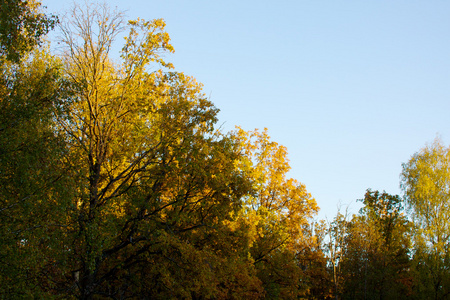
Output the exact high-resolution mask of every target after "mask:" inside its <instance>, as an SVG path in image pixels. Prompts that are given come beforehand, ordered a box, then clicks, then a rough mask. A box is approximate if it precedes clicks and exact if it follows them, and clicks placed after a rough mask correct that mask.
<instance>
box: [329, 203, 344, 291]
mask: <svg viewBox="0 0 450 300" xmlns="http://www.w3.org/2000/svg"><path fill="white" fill-rule="evenodd" d="M348 226H349V221H348V212H347V209H346V210H345V212H344V214H342V213H341V212H340V208H339V210H338V213H337V214H336V216H335V217H334V219H333V221H331V222H328V224H327V230H326V234H327V237H328V242H327V243H326V244H325V250H326V253H327V255H328V262H329V265H330V268H331V273H332V282H333V287H334V289H333V294H334V297H335V299H339V298H340V294H341V293H342V282H343V277H344V276H343V274H342V271H341V267H342V260H343V259H344V251H345V249H346V240H347V235H348Z"/></svg>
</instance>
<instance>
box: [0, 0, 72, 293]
mask: <svg viewBox="0 0 450 300" xmlns="http://www.w3.org/2000/svg"><path fill="white" fill-rule="evenodd" d="M1 5H2V10H1V14H0V24H1V25H0V53H1V56H0V70H1V72H0V73H1V75H0V244H1V245H2V247H0V297H1V298H16V297H33V296H35V297H39V296H38V295H39V288H38V285H39V278H38V277H39V276H38V273H39V270H40V268H41V267H43V266H44V265H45V264H47V263H50V262H52V261H53V260H54V259H56V258H57V255H55V253H54V252H53V250H54V249H56V248H57V247H59V241H58V239H57V238H55V237H59V236H60V234H61V229H62V227H61V224H63V223H64V209H65V205H64V204H65V203H67V202H64V201H65V199H68V197H67V195H68V194H69V193H70V188H68V187H69V186H70V184H69V180H68V177H67V176H66V175H65V172H64V171H65V170H64V168H63V167H62V165H61V161H62V160H63V159H64V157H65V154H66V149H65V145H64V139H63V136H62V135H60V134H59V133H58V132H55V131H54V128H55V126H54V125H55V124H54V118H55V116H56V115H58V114H59V112H60V110H61V109H62V108H63V103H62V102H60V99H61V98H62V97H61V95H62V94H63V93H64V89H62V87H63V86H64V84H65V82H64V80H63V78H62V77H61V64H60V62H59V61H58V59H57V58H55V57H53V56H51V55H50V54H49V51H48V49H47V48H46V47H45V46H44V45H42V47H37V46H38V45H40V44H41V41H42V40H41V39H42V38H43V35H44V34H45V33H46V31H47V30H48V29H49V28H51V27H52V24H53V23H52V22H53V21H52V20H50V19H48V18H46V17H45V16H44V15H43V14H42V13H41V12H40V10H39V5H40V4H39V3H38V2H34V1H30V2H23V1H3V2H2V4H1ZM44 29H45V30H44ZM56 204H58V205H56Z"/></svg>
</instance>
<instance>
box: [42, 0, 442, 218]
mask: <svg viewBox="0 0 450 300" xmlns="http://www.w3.org/2000/svg"><path fill="white" fill-rule="evenodd" d="M71 3H72V1H69V0H67V1H66V0H57V1H56V0H51V1H49V0H47V1H46V0H43V4H44V5H46V6H47V7H48V9H47V11H49V12H62V11H64V10H65V9H67V8H68V7H70V5H71ZM80 3H84V1H83V2H80ZM108 3H109V5H110V6H111V7H115V6H117V8H118V9H119V10H126V11H127V16H128V18H129V19H134V18H137V17H141V18H143V19H146V20H150V19H154V18H163V19H165V21H166V23H167V27H166V29H167V31H168V33H169V34H170V36H171V38H172V44H173V45H174V47H175V51H176V52H175V54H173V55H170V56H168V57H167V60H168V61H171V62H173V63H174V64H175V67H176V69H177V70H179V71H183V72H185V73H186V74H188V75H192V76H194V77H195V78H197V80H198V81H200V82H202V83H203V84H204V92H205V93H206V94H207V95H210V96H211V100H212V101H213V102H214V103H215V105H216V106H217V107H218V108H220V110H221V112H220V115H219V123H220V124H223V128H224V129H225V130H232V129H233V128H234V126H235V125H240V126H242V127H243V128H244V129H245V130H252V129H254V128H261V129H262V128H264V127H267V128H268V129H269V134H270V136H271V137H272V139H273V140H275V141H276V142H278V143H280V144H282V145H285V146H286V147H287V148H288V152H289V159H290V163H291V167H292V170H291V172H290V176H291V177H293V178H296V179H298V180H299V181H301V182H303V183H304V184H305V185H306V187H307V189H308V191H309V192H310V193H312V195H313V196H314V197H315V198H316V201H317V203H318V204H319V206H320V207H321V212H320V213H319V218H324V217H325V216H327V217H328V218H329V219H331V218H332V217H333V216H334V214H335V213H336V207H337V205H338V203H339V202H341V203H342V204H344V205H346V204H350V203H351V208H353V212H356V211H357V208H358V207H359V205H358V204H355V200H356V199H360V198H362V197H363V196H364V192H365V190H366V189H367V188H372V189H379V190H386V191H387V192H388V193H392V194H399V193H400V189H399V174H400V172H401V164H402V163H403V162H406V161H407V160H408V159H409V158H410V156H411V155H412V154H414V152H416V151H418V150H419V149H420V148H421V147H423V146H424V145H425V144H426V143H427V142H432V141H433V140H434V138H435V137H436V135H437V134H439V135H440V136H441V138H442V140H443V141H444V143H448V142H449V141H450V116H449V113H450V17H449V14H450V1H433V0H428V1H425V0H423V1H414V0H408V1H406V0H405V1H387V0H386V1H382V0H377V1H344V0H343V1H331V0H330V1H316V0H309V1H300V0H298V1H244V0H241V1H206V0H205V1H194V0H191V1H182V0H179V1H171V0H167V1H150V0H139V1H134V0H128V1H119V0H116V1H108Z"/></svg>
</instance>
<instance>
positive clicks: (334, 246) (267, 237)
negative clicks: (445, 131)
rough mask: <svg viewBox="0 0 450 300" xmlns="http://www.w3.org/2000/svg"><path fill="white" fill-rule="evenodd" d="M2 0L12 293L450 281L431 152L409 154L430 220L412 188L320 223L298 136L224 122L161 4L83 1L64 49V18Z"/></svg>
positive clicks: (404, 288)
mask: <svg viewBox="0 0 450 300" xmlns="http://www.w3.org/2000/svg"><path fill="white" fill-rule="evenodd" d="M5 9H10V10H11V12H13V13H14V15H4V14H3V13H2V15H1V24H6V25H5V26H4V27H1V30H0V43H1V47H0V53H1V55H2V56H1V58H0V68H1V71H2V72H1V78H0V244H1V248H0V297H1V298H5V299H6V298H8V299H9V298H11V299H15V298H49V299H51V298H64V299H65V298H69V299H125V298H132V299H262V298H265V299H331V298H335V299H341V298H342V299H360V298H361V299H372V298H377V299H378V298H380V299H399V298H405V297H417V298H420V297H421V296H423V295H429V294H433V295H435V296H436V297H438V298H439V297H440V298H442V299H444V298H446V297H448V295H449V293H448V288H446V287H445V286H446V283H448V282H449V276H448V261H449V260H448V257H449V256H448V244H449V243H448V234H447V235H445V234H444V235H442V234H443V233H442V232H438V233H439V234H440V235H434V234H433V233H435V232H436V231H433V230H436V226H435V227H433V224H434V223H433V224H428V223H427V218H426V216H425V215H424V214H426V213H427V211H426V209H428V208H427V206H426V205H424V203H425V202H426V201H425V199H428V198H430V199H434V198H439V197H443V198H439V201H440V202H439V201H438V200H436V201H437V203H438V204H439V205H443V206H445V201H447V200H448V195H446V194H445V195H441V194H440V193H439V191H436V190H433V189H430V188H429V186H430V185H431V186H433V182H431V183H430V182H429V181H421V179H422V177H421V176H422V175H421V174H423V172H422V168H424V167H423V164H425V165H426V164H432V162H430V161H429V156H427V155H431V154H429V152H427V151H425V150H424V152H422V153H419V154H416V156H414V158H413V160H412V161H411V162H410V163H409V164H406V165H404V171H403V186H404V188H405V191H406V199H407V201H406V203H407V205H409V207H410V208H411V209H413V210H414V211H415V212H416V214H415V215H414V216H415V218H416V220H417V222H415V223H414V222H413V221H411V220H410V219H409V218H408V217H407V216H406V214H405V213H404V201H403V199H401V198H400V197H399V196H392V195H389V194H387V193H380V192H378V191H371V190H368V191H367V193H366V195H365V198H364V199H363V200H362V202H363V204H364V208H363V209H362V210H361V211H360V213H359V214H357V215H353V216H352V217H351V218H350V216H348V215H347V214H345V215H344V214H338V215H337V216H336V217H335V218H334V219H333V220H332V221H330V222H325V221H315V220H314V217H315V215H316V214H317V212H318V210H319V207H318V206H317V204H316V202H315V200H314V198H313V197H312V195H311V194H309V193H308V191H307V189H306V187H305V185H303V184H302V183H301V182H299V181H297V180H295V179H292V178H289V177H288V172H289V170H290V166H289V161H288V159H287V149H286V148H285V147H283V146H281V145H279V144H277V143H276V142H274V141H272V140H271V139H270V137H269V135H268V130H267V129H264V130H263V131H259V130H254V131H245V130H243V129H242V128H240V127H236V129H235V130H234V131H232V132H223V131H222V130H220V129H218V128H217V127H216V123H217V121H218V119H217V114H218V109H217V108H216V107H215V106H214V104H213V103H212V102H211V100H210V99H208V98H207V97H206V96H205V95H204V94H203V92H202V86H201V84H200V83H198V82H196V80H195V79H194V78H192V77H190V76H187V75H185V74H183V73H181V72H177V71H175V70H174V67H173V65H172V64H171V63H169V62H168V61H166V60H165V59H166V56H167V55H165V54H167V53H171V52H174V49H173V47H172V45H171V44H170V38H169V35H168V33H167V32H165V23H164V21H163V20H161V19H158V20H153V21H145V20H142V19H138V20H134V21H128V22H125V21H124V16H123V14H122V13H120V12H117V11H111V10H110V9H109V8H108V7H107V6H106V5H95V4H86V5H85V6H83V7H81V6H77V5H75V6H74V8H73V9H72V10H71V11H70V14H69V17H68V18H67V19H64V20H60V21H61V22H60V23H59V30H60V33H61V39H60V41H59V43H60V45H61V46H62V49H63V50H62V52H60V53H59V54H52V53H51V51H50V50H49V47H48V45H46V44H45V43H43V37H44V36H45V34H47V32H48V31H49V30H50V29H52V28H53V27H54V26H55V25H56V24H57V23H58V19H57V18H56V17H54V16H46V15H45V14H43V13H42V12H41V9H40V3H39V2H36V1H28V2H24V1H18V0H17V1H16V0H8V1H4V3H2V11H4V10H5ZM12 18H14V19H12ZM14 20H15V21H14ZM13 21H14V22H13ZM123 33H127V34H125V41H124V44H123V47H122V50H121V52H120V53H111V52H112V49H114V47H113V43H114V42H115V41H116V40H117V37H118V36H119V35H120V34H123ZM14 37H15V38H14ZM12 39H14V41H15V43H10V42H9V41H11V40H12ZM439 149H440V148H439ZM441 150H442V149H441ZM442 151H443V150H442ZM442 155H444V154H442ZM445 155H447V156H445ZM445 155H444V156H445V157H446V158H447V157H448V153H447V154H445ZM427 159H428V160H427ZM435 171H436V172H438V171H439V172H438V173H437V175H436V176H438V175H439V174H443V175H442V177H444V178H445V179H448V176H447V173H445V174H444V173H443V172H444V171H443V170H441V169H439V170H435V169H430V170H427V172H430V173H432V172H435ZM421 172H422V173H421ZM433 174H434V173H433ZM430 176H431V175H430ZM433 176H434V175H433ZM433 178H434V177H433ZM439 178H440V177H439ZM438 187H439V188H440V189H441V190H442V189H444V188H447V189H448V182H447V185H445V184H443V185H442V186H438ZM424 189H425V190H427V191H432V192H429V193H427V192H426V191H424ZM445 197H447V198H445ZM443 199H444V200H443ZM442 203H444V204H442ZM445 207H446V206H445ZM445 212H446V210H445V211H444V213H445ZM442 218H443V217H442V216H441V215H440V214H435V215H433V222H434V221H436V222H438V221H442ZM442 222H443V221H442ZM421 225H423V226H421ZM427 226H429V227H427ZM413 236H415V237H414V238H412V237H413ZM432 246H435V247H439V248H438V249H439V251H437V250H436V249H435V248H433V247H432ZM436 274H438V275H436ZM418 278H420V279H421V280H419V279H418ZM442 286H444V287H442Z"/></svg>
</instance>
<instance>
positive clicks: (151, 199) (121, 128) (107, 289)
mask: <svg viewBox="0 0 450 300" xmlns="http://www.w3.org/2000/svg"><path fill="white" fill-rule="evenodd" d="M72 15H73V18H72V19H70V20H68V22H65V23H63V24H62V33H63V40H62V42H63V44H64V45H65V46H66V52H65V55H64V57H63V64H64V72H65V76H66V77H67V78H68V79H69V80H70V81H71V86H70V87H71V90H70V93H69V94H70V97H68V98H67V99H66V102H68V103H70V105H69V108H68V110H66V114H65V115H62V116H60V117H59V118H58V124H59V125H58V126H59V127H58V130H59V131H62V132H64V133H65V135H66V143H67V147H68V149H69V150H70V159H68V160H67V164H68V168H69V169H70V170H71V174H72V175H71V176H72V178H73V179H74V180H75V182H76V184H75V186H76V195H75V196H74V197H73V199H72V206H71V209H70V211H69V215H68V221H67V222H68V223H67V232H66V234H65V241H66V245H65V249H67V250H66V256H67V261H68V262H67V263H66V264H65V265H63V264H60V265H58V264H56V267H54V271H53V273H54V274H53V277H52V278H51V280H52V282H53V284H54V286H55V287H54V288H53V292H55V291H56V292H58V293H65V294H73V295H76V297H78V298H79V299H92V298H93V297H94V296H99V295H102V296H106V297H135V296H137V295H139V296H140V297H147V298H155V299H158V298H161V299H167V298H201V297H205V298H208V297H218V298H242V297H246V298H254V297H258V295H260V294H261V292H262V291H261V288H260V282H259V280H258V279H257V278H256V276H255V275H254V267H253V265H252V263H251V260H249V256H248V255H241V254H242V253H241V252H240V249H239V248H240V245H242V244H244V245H245V244H247V242H246V239H247V237H246V236H245V235H242V234H240V232H241V230H242V229H240V230H237V229H235V228H234V226H235V225H234V223H233V222H232V221H234V216H235V215H236V214H237V213H238V211H239V210H240V208H241V204H242V202H241V201H242V198H243V197H245V196H247V195H249V194H250V191H251V184H250V182H249V180H248V179H247V178H246V177H245V176H244V173H243V172H240V171H239V170H237V169H236V166H235V162H236V161H238V160H239V159H240V158H241V153H240V148H239V144H238V143H237V141H236V140H235V139H234V138H233V137H232V136H230V135H224V134H222V133H220V132H218V131H216V130H215V129H214V124H215V122H216V121H217V118H216V115H217V112H218V110H217V109H216V108H215V107H214V106H213V104H212V103H211V102H210V101H209V100H207V99H206V97H205V96H204V95H203V94H202V92H201V85H199V84H198V83H196V82H195V80H194V79H193V78H191V77H188V76H185V75H184V74H182V73H178V72H173V71H170V69H171V68H172V66H171V64H169V63H166V62H165V61H164V60H163V59H162V56H161V53H163V52H172V51H173V48H172V46H171V45H170V42H169V35H168V34H167V33H166V32H165V31H164V26H165V24H164V22H163V21H162V20H153V21H150V22H147V21H144V20H140V19H139V20H136V21H130V22H129V23H128V25H124V22H123V16H122V14H121V13H118V12H111V11H110V10H109V9H108V8H107V7H106V6H93V5H88V6H86V8H85V9H82V8H80V7H79V6H76V7H75V8H74V10H73V11H72ZM125 27H128V28H129V34H128V36H127V37H126V38H125V45H124V47H123V48H122V54H121V64H118V63H113V62H112V60H111V58H110V56H109V55H110V53H109V52H110V49H111V46H112V43H113V41H114V38H115V37H117V34H118V33H119V32H120V31H121V30H122V29H123V28H125ZM150 70H152V71H150ZM241 225H242V226H243V228H245V226H246V225H245V224H241ZM236 226H237V225H236ZM238 228H239V226H238ZM241 228H242V227H241ZM224 241H228V242H229V243H227V245H226V246H224Z"/></svg>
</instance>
